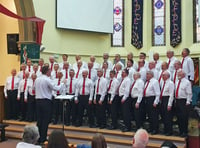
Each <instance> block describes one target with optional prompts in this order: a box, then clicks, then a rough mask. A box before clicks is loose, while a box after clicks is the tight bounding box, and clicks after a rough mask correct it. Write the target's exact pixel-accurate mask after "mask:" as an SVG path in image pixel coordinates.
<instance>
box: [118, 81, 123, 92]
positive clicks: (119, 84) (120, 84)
mask: <svg viewBox="0 0 200 148" xmlns="http://www.w3.org/2000/svg"><path fill="white" fill-rule="evenodd" d="M123 81H124V79H122V81H121V83H120V84H119V87H118V89H117V92H118V94H119V88H120V86H121V84H122V82H123Z"/></svg>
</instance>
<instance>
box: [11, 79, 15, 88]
mask: <svg viewBox="0 0 200 148" xmlns="http://www.w3.org/2000/svg"><path fill="white" fill-rule="evenodd" d="M14 83H15V76H13V77H12V83H11V89H12V90H14Z"/></svg>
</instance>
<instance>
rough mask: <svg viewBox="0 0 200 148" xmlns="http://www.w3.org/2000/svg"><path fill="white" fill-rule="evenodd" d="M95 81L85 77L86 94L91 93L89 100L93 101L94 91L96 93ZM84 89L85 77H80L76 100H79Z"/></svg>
mask: <svg viewBox="0 0 200 148" xmlns="http://www.w3.org/2000/svg"><path fill="white" fill-rule="evenodd" d="M93 84H94V83H93V82H92V80H90V79H88V78H86V79H85V95H89V96H90V97H89V100H91V101H92V97H93V93H94V85H93ZM82 89H83V78H80V79H79V80H78V82H77V87H76V92H75V96H76V97H75V100H77V99H78V98H77V97H78V96H79V95H83V94H82Z"/></svg>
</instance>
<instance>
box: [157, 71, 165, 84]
mask: <svg viewBox="0 0 200 148" xmlns="http://www.w3.org/2000/svg"><path fill="white" fill-rule="evenodd" d="M163 72H164V71H162V73H161V74H160V78H159V80H158V82H159V83H160V80H161V78H162V74H163Z"/></svg>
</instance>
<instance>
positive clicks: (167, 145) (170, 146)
mask: <svg viewBox="0 0 200 148" xmlns="http://www.w3.org/2000/svg"><path fill="white" fill-rule="evenodd" d="M161 148H177V146H176V145H175V144H174V143H173V142H171V141H164V142H163V144H162V145H161Z"/></svg>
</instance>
